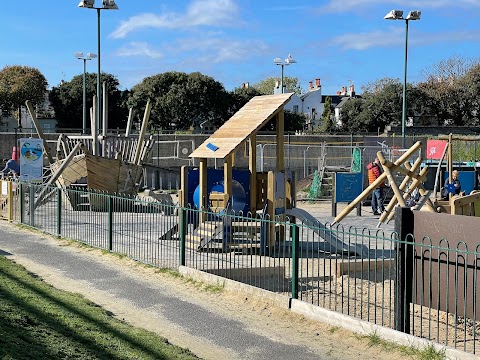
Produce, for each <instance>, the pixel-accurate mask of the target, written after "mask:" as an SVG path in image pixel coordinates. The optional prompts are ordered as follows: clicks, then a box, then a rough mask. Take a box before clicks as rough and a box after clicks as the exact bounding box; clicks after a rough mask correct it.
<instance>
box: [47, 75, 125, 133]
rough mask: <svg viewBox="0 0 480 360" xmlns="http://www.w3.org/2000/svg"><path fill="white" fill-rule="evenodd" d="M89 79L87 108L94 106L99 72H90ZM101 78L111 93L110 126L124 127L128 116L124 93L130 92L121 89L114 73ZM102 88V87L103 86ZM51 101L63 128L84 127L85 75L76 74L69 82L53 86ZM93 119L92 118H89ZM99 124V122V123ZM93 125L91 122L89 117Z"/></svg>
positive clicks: (109, 94)
mask: <svg viewBox="0 0 480 360" xmlns="http://www.w3.org/2000/svg"><path fill="white" fill-rule="evenodd" d="M85 78H86V86H85V88H86V98H87V102H86V107H87V114H89V113H90V111H88V109H90V108H91V107H92V106H93V96H94V95H96V94H97V74H95V73H87V74H85ZM101 81H102V84H103V82H106V84H107V93H108V127H109V128H110V129H112V128H117V127H119V128H125V126H126V123H127V118H128V109H127V107H126V100H125V96H126V95H128V92H125V93H124V92H122V91H121V90H119V86H120V84H119V82H118V80H117V78H116V77H115V76H114V75H112V74H107V73H102V75H101ZM102 89H103V87H102ZM50 102H51V104H52V106H53V108H54V109H55V114H56V118H57V121H58V126H59V127H60V128H82V126H83V74H82V75H76V76H74V77H73V78H72V80H70V81H66V82H63V83H61V84H60V85H59V86H57V87H53V88H52V90H51V91H50ZM88 119H90V117H88ZM98 126H100V124H99V125H98ZM87 127H88V128H90V121H89V120H87Z"/></svg>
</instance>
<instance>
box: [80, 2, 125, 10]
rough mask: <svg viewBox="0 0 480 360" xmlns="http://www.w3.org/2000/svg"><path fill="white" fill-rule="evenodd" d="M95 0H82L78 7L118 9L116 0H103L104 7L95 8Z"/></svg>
mask: <svg viewBox="0 0 480 360" xmlns="http://www.w3.org/2000/svg"><path fill="white" fill-rule="evenodd" d="M94 6H95V0H82V1H80V3H79V4H78V7H82V8H87V9H105V10H118V6H117V4H115V0H102V7H101V8H95V7H94Z"/></svg>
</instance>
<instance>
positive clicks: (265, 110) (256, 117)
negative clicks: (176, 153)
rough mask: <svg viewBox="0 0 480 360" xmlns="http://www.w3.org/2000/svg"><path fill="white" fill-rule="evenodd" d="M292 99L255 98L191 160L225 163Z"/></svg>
mask: <svg viewBox="0 0 480 360" xmlns="http://www.w3.org/2000/svg"><path fill="white" fill-rule="evenodd" d="M292 95H293V94H292V93H289V94H278V95H263V96H255V97H254V98H252V99H251V100H250V101H249V102H248V103H246V104H245V105H244V106H243V107H242V108H241V109H240V110H238V111H237V112H236V113H235V114H234V115H233V116H232V117H231V118H230V119H229V120H228V121H227V122H225V124H223V125H222V126H221V127H220V128H219V129H218V130H217V131H215V132H214V133H213V134H212V135H211V136H210V137H209V138H208V139H207V140H205V141H204V142H203V144H201V145H200V146H199V147H198V148H197V149H195V151H193V152H192V153H191V154H190V157H191V158H208V159H225V158H226V157H227V156H229V155H230V154H231V153H233V152H234V151H235V149H237V148H238V147H239V146H240V145H241V144H242V143H243V142H244V141H246V140H247V139H248V138H249V137H250V136H252V135H253V134H254V133H256V132H257V131H258V130H260V129H261V128H262V127H263V126H264V125H265V124H266V123H267V122H268V121H269V120H270V119H271V118H272V117H274V116H275V115H276V114H277V113H278V112H279V111H280V110H281V109H283V106H284V105H285V104H286V103H287V102H288V101H289V100H290V97H291V96H292Z"/></svg>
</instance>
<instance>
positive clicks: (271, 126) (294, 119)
mask: <svg viewBox="0 0 480 360" xmlns="http://www.w3.org/2000/svg"><path fill="white" fill-rule="evenodd" d="M306 120H307V118H306V117H305V115H303V114H297V113H294V112H292V111H289V110H284V113H283V127H284V131H285V132H294V131H301V130H304V129H305V123H306ZM275 124H276V120H275V117H273V118H272V119H271V120H270V121H269V122H268V123H266V124H265V126H264V127H263V128H262V129H260V130H261V131H275Z"/></svg>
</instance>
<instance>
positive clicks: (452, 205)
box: [434, 134, 480, 216]
mask: <svg viewBox="0 0 480 360" xmlns="http://www.w3.org/2000/svg"><path fill="white" fill-rule="evenodd" d="M439 140H446V141H447V144H446V146H445V148H444V151H443V153H442V156H441V158H440V159H439V162H438V166H437V173H436V176H435V186H434V191H435V199H434V205H435V207H436V209H437V211H438V212H444V213H449V214H452V215H468V216H480V195H479V193H478V191H476V190H475V189H472V188H470V190H467V192H470V194H468V195H465V194H463V193H462V194H460V195H455V192H454V191H455V189H454V188H452V189H450V191H449V195H448V199H442V198H440V199H437V191H436V190H437V188H439V189H441V185H438V182H439V181H440V182H442V180H443V178H442V177H441V176H440V169H441V167H442V163H443V160H444V159H445V157H446V162H447V165H446V168H447V172H448V181H449V183H450V184H451V183H452V172H453V147H452V143H453V140H463V141H478V140H480V137H479V136H465V135H453V134H449V135H443V136H439ZM462 177H465V179H469V180H471V181H470V183H476V181H475V172H474V171H465V172H463V171H460V172H459V178H460V181H461V182H462V190H466V189H468V186H465V185H466V183H467V182H466V181H463V179H462ZM472 180H473V181H472ZM447 190H448V189H447Z"/></svg>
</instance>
